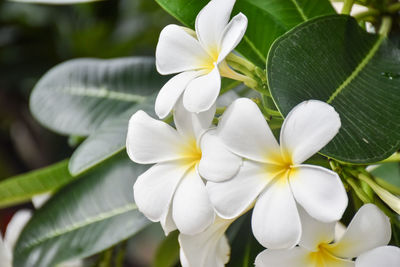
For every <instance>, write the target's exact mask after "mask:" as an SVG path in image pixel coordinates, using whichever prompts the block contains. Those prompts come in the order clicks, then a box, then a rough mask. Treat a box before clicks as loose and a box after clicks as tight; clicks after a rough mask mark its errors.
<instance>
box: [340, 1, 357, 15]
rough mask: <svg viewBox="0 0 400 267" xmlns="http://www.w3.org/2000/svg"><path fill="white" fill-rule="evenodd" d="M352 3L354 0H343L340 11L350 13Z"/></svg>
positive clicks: (345, 13)
mask: <svg viewBox="0 0 400 267" xmlns="http://www.w3.org/2000/svg"><path fill="white" fill-rule="evenodd" d="M353 4H354V0H345V1H344V4H343V8H342V12H341V13H342V14H344V15H350V12H351V9H352V7H353Z"/></svg>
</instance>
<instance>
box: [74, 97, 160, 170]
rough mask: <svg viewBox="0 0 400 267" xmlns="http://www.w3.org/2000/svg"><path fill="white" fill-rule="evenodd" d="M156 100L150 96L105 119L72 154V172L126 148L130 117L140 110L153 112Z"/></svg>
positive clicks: (103, 159) (83, 168)
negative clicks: (110, 118) (117, 114)
mask: <svg viewBox="0 0 400 267" xmlns="http://www.w3.org/2000/svg"><path fill="white" fill-rule="evenodd" d="M154 101H155V97H154V96H152V97H148V99H147V100H146V101H145V102H143V103H141V104H137V105H135V106H133V107H131V108H130V109H128V110H127V111H125V112H124V113H122V114H121V115H119V116H118V117H116V118H114V119H113V120H108V121H105V122H104V124H102V125H101V126H100V127H99V128H98V130H97V131H96V132H94V133H92V134H91V135H90V136H89V137H88V138H87V139H86V140H85V141H83V143H82V144H81V145H80V146H79V147H78V148H77V149H76V150H75V151H74V153H73V154H72V157H71V160H70V162H69V171H70V172H71V174H72V175H75V176H76V175H79V174H81V173H82V172H85V171H87V170H89V169H90V168H92V167H94V166H96V165H97V164H100V163H101V162H103V161H105V160H106V159H108V158H110V157H112V156H113V155H115V154H117V153H118V152H121V151H123V150H125V144H126V133H127V131H128V122H129V119H130V117H131V116H132V115H133V114H134V113H135V112H136V111H138V110H144V111H145V112H147V113H148V114H153V113H154Z"/></svg>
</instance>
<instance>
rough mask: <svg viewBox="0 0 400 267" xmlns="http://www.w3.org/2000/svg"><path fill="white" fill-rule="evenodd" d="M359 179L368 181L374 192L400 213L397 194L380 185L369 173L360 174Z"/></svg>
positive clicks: (399, 200)
mask: <svg viewBox="0 0 400 267" xmlns="http://www.w3.org/2000/svg"><path fill="white" fill-rule="evenodd" d="M358 179H360V180H361V181H364V182H366V183H367V184H368V185H369V186H370V187H371V188H372V189H373V190H374V192H375V193H376V194H377V195H378V196H379V197H380V199H382V201H383V202H385V203H386V204H387V205H388V206H389V207H390V208H391V209H392V210H394V211H395V212H396V213H397V214H400V199H399V198H398V197H396V196H395V195H393V194H391V193H390V192H388V191H387V190H385V189H384V188H382V187H381V186H379V185H378V184H377V183H375V181H374V180H373V179H371V177H369V175H366V174H364V173H360V174H359V175H358Z"/></svg>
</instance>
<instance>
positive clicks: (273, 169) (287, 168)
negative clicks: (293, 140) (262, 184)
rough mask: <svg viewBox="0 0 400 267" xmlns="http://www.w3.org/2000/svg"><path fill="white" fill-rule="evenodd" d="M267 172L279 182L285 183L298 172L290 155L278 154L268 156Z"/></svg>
mask: <svg viewBox="0 0 400 267" xmlns="http://www.w3.org/2000/svg"><path fill="white" fill-rule="evenodd" d="M266 161H267V162H270V164H267V170H266V171H267V172H268V173H269V175H272V176H274V177H276V178H277V180H278V181H282V182H285V181H286V179H283V178H288V177H289V176H290V177H292V176H293V175H294V173H295V172H296V171H297V168H296V167H295V166H294V163H293V161H292V158H291V157H290V154H289V153H281V152H280V151H279V152H276V153H273V154H269V155H268V156H267V160H266Z"/></svg>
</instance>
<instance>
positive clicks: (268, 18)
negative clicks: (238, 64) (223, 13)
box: [156, 0, 335, 68]
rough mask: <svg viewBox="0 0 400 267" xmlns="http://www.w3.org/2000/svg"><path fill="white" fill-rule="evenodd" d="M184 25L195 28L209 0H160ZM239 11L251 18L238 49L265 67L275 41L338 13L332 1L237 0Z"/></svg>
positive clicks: (235, 10)
mask: <svg viewBox="0 0 400 267" xmlns="http://www.w3.org/2000/svg"><path fill="white" fill-rule="evenodd" d="M156 1H157V3H159V4H160V6H161V7H163V8H164V9H165V10H166V11H167V12H168V13H170V14H171V15H172V16H174V17H175V18H177V19H178V20H179V21H181V22H182V23H183V24H184V25H186V26H188V27H191V28H194V23H195V19H196V16H197V14H198V13H199V11H200V10H201V9H202V8H203V7H204V6H205V5H206V4H207V3H208V2H209V1H208V0H173V1H171V0H156ZM239 12H242V13H244V14H245V15H246V16H247V18H248V27H247V31H246V34H245V36H244V38H243V40H242V42H241V43H240V45H239V46H238V47H237V50H238V51H239V52H240V53H241V54H243V55H244V56H245V57H246V58H248V59H250V60H251V61H253V62H254V63H255V64H257V65H258V66H260V67H262V68H264V66H265V59H266V57H267V53H268V50H269V48H270V46H271V44H272V42H273V41H274V40H275V39H276V38H277V37H279V36H280V35H282V34H283V33H285V32H286V31H288V30H289V29H291V28H292V27H294V26H296V25H298V24H299V23H302V22H304V21H306V20H308V19H311V18H313V17H317V16H321V15H326V14H334V13H335V11H334V10H333V8H332V6H331V4H330V2H329V1H328V0H237V1H236V4H235V7H234V10H233V12H232V15H235V14H237V13H239Z"/></svg>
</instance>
